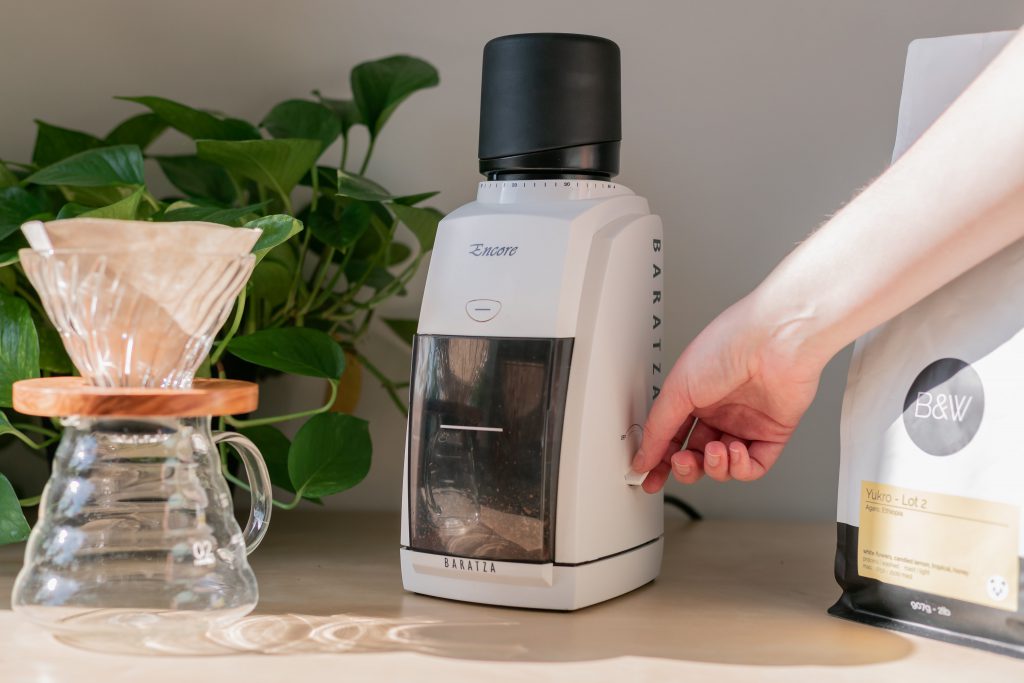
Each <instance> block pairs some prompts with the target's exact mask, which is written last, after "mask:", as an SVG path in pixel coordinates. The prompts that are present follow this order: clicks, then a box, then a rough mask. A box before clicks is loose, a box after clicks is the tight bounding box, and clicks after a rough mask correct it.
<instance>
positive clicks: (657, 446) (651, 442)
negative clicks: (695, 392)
mask: <svg viewBox="0 0 1024 683" xmlns="http://www.w3.org/2000/svg"><path fill="white" fill-rule="evenodd" d="M692 412H693V402H692V401H691V400H690V398H689V396H688V393H687V392H686V391H685V388H684V384H683V382H682V380H681V379H680V378H679V375H678V373H670V374H669V376H668V379H667V380H666V381H665V384H664V386H663V387H662V389H661V393H660V394H658V398H656V399H655V400H654V405H653V406H651V413H650V415H648V416H647V421H646V422H645V423H644V436H643V440H642V441H641V442H640V450H639V451H637V453H636V455H635V456H633V465H632V466H633V470H634V471H635V472H650V471H651V470H652V469H654V467H655V465H657V464H658V463H659V462H661V461H662V460H663V459H664V458H665V456H666V455H668V450H669V446H670V445H671V443H672V440H673V439H674V438H675V437H676V434H678V433H679V428H680V427H681V426H682V425H683V423H685V422H686V420H687V419H689V417H690V414H691V413H692Z"/></svg>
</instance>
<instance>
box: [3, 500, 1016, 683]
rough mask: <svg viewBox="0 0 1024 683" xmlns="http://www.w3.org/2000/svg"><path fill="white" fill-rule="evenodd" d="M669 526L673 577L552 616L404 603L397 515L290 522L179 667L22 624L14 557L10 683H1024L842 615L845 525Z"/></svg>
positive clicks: (1011, 666) (17, 549)
mask: <svg viewBox="0 0 1024 683" xmlns="http://www.w3.org/2000/svg"><path fill="white" fill-rule="evenodd" d="M667 514H668V519H667V521H666V536H667V538H666V554H665V563H664V567H663V569H662V576H661V578H660V579H658V580H657V581H656V582H654V583H653V584H651V585H649V586H647V587H645V588H642V589H640V590H638V591H635V592H634V593H632V594H630V595H627V596H624V597H622V598H619V599H617V600H613V601H611V602H608V603H605V604H602V605H597V606H595V607H591V608H589V609H585V610H583V611H580V612H576V613H550V612H531V611H523V610H514V609H504V608H491V607H483V606H479V605H469V604H463V603H457V602H449V601H444V600H438V599H434V598H427V597H423V596H418V595H411V594H408V593H405V592H403V590H402V585H401V578H400V576H399V569H398V518H397V516H394V515H381V514H359V513H342V512H321V511H310V512H306V511H295V512H278V513H277V514H276V515H275V517H274V521H273V523H272V525H271V529H270V533H269V534H268V536H267V539H266V540H265V542H264V544H263V546H261V547H260V549H259V550H258V551H257V552H256V553H255V554H254V555H253V556H252V558H251V559H252V562H253V566H254V568H255V570H256V574H257V576H258V578H259V582H260V589H261V593H262V599H261V602H260V606H259V607H258V608H257V612H256V613H255V614H253V615H251V616H250V617H247V618H246V619H245V620H244V621H243V622H242V623H241V624H240V625H239V626H238V627H236V628H234V629H232V630H231V632H230V633H227V634H224V635H222V636H221V637H218V638H217V639H216V642H215V641H204V642H202V643H169V644H158V645H156V646H154V647H156V648H162V649H163V650H165V651H170V652H174V653H176V654H175V655H174V656H169V655H167V654H165V653H160V652H155V651H153V649H150V650H145V651H139V650H138V649H137V648H134V647H132V648H128V650H129V651H128V652H125V653H121V654H108V653H97V652H92V651H86V650H82V649H78V648H74V647H70V646H68V645H64V644H62V643H59V642H57V641H55V640H54V639H53V638H51V637H50V636H49V635H48V634H47V633H45V632H44V631H42V630H40V629H38V628H36V627H35V626H33V625H31V624H28V623H25V622H23V621H22V620H21V619H19V618H18V617H17V616H15V615H14V614H13V613H12V612H11V611H10V609H9V602H8V595H9V594H10V587H11V583H12V581H13V577H14V574H15V573H16V571H17V569H18V567H19V566H20V563H21V552H22V546H20V545H19V546H6V547H2V548H0V681H2V682H3V683H34V682H36V681H39V682H40V683H72V682H73V683H91V682H92V681H97V682H99V681H102V682H103V683H115V682H121V681H123V682H125V683H128V682H130V683H163V682H165V681H175V682H177V683H203V682H206V681H233V682H234V681H238V682H239V683H242V682H245V681H275V682H283V683H307V682H314V681H331V682H335V681H375V682H379V681H403V682H404V681H408V682H410V683H412V682H417V683H418V682H422V681H444V682H445V683H454V682H457V681H473V682H474V683H476V682H486V683H499V682H501V681H521V680H528V681H531V682H537V681H553V680H557V681H587V682H588V683H594V682H599V681H615V682H616V683H626V682H629V683H632V682H633V681H647V680H650V681H683V680H686V681H701V680H709V681H714V682H715V683H727V682H729V681H744V682H747V681H786V682H793V681H814V682H815V683H819V682H821V681H856V682H857V683H864V681H875V680H885V681H888V682H897V683H904V682H909V681H921V680H927V681H929V682H930V683H936V682H939V681H964V680H975V681H984V682H985V683H992V682H994V681H1017V682H1020V681H1024V662H1022V661H1019V660H1015V659H1011V658H1008V657H1002V656H999V655H993V654H989V653H985V652H980V651H977V650H971V649H968V648H964V647H959V646H954V645H947V644H944V643H939V642H936V641H931V640H925V639H921V638H916V637H911V636H905V635H900V634H896V633H892V632H889V631H885V630H881V629H876V628H871V627H868V626H863V625H860V624H854V623H850V622H845V621H842V620H839V619H835V618H833V617H830V616H828V615H826V614H825V610H826V608H827V607H828V606H829V605H830V604H832V602H833V601H834V600H835V598H836V596H837V594H838V589H837V588H836V585H835V583H834V581H833V579H832V557H833V550H834V546H833V544H834V527H833V525H831V524H778V523H767V522H727V521H705V522H698V523H692V522H687V521H685V520H683V519H681V518H680V517H679V516H678V515H677V514H676V513H675V512H674V511H669V512H668V513H667ZM183 652H187V653H192V654H181V653H183ZM268 655H272V656H268Z"/></svg>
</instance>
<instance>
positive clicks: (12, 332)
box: [0, 293, 340, 407]
mask: <svg viewBox="0 0 1024 683" xmlns="http://www.w3.org/2000/svg"><path fill="white" fill-rule="evenodd" d="M38 376H39V338H38V337H37V336H36V326H35V324H34V323H33V322H32V313H31V311H30V310H29V307H28V304H27V303H25V302H24V301H23V300H21V299H19V298H17V297H14V296H11V295H9V294H4V293H0V406H4V407H10V405H11V385H13V384H14V383H15V382H17V381H18V380H20V379H30V378H33V377H38ZM338 376H340V375H338Z"/></svg>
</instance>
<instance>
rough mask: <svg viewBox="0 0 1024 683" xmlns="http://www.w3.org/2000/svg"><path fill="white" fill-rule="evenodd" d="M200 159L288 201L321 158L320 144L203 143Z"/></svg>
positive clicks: (281, 141) (269, 141) (315, 142)
mask: <svg viewBox="0 0 1024 683" xmlns="http://www.w3.org/2000/svg"><path fill="white" fill-rule="evenodd" d="M196 148H197V150H198V153H199V158H200V159H206V160H207V161H212V162H213V163H215V164H220V165H221V166H223V167H224V168H226V169H228V170H229V171H231V172H233V173H237V174H238V175H240V176H243V177H245V178H249V179H250V180H254V181H256V182H257V183H259V184H260V185H263V186H264V187H268V188H270V189H271V190H273V191H274V192H276V193H277V194H278V196H280V197H282V198H285V197H288V196H289V195H290V194H291V191H292V189H293V188H294V187H295V185H296V184H297V183H298V182H299V180H301V179H302V176H304V175H305V174H306V173H307V172H308V171H309V170H310V168H312V167H313V165H314V164H315V163H316V160H317V159H318V158H319V157H320V152H321V149H320V143H319V142H318V141H316V140H296V139H287V140H284V139H282V140H245V141H242V142H231V141H225V140H199V141H198V142H197V143H196Z"/></svg>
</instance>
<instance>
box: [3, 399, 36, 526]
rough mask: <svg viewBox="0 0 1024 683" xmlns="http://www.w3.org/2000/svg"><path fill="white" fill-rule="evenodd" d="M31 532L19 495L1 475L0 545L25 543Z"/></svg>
mask: <svg viewBox="0 0 1024 683" xmlns="http://www.w3.org/2000/svg"><path fill="white" fill-rule="evenodd" d="M4 421H6V418H4ZM30 531H32V529H31V527H29V525H28V520H26V519H25V513H24V512H22V511H21V504H20V503H19V502H18V494H16V493H15V492H14V487H13V486H11V482H10V481H9V480H8V479H7V477H5V476H4V475H2V474H0V545H6V544H8V543H18V542H20V541H24V540H25V539H26V538H28V534H29V532H30Z"/></svg>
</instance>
